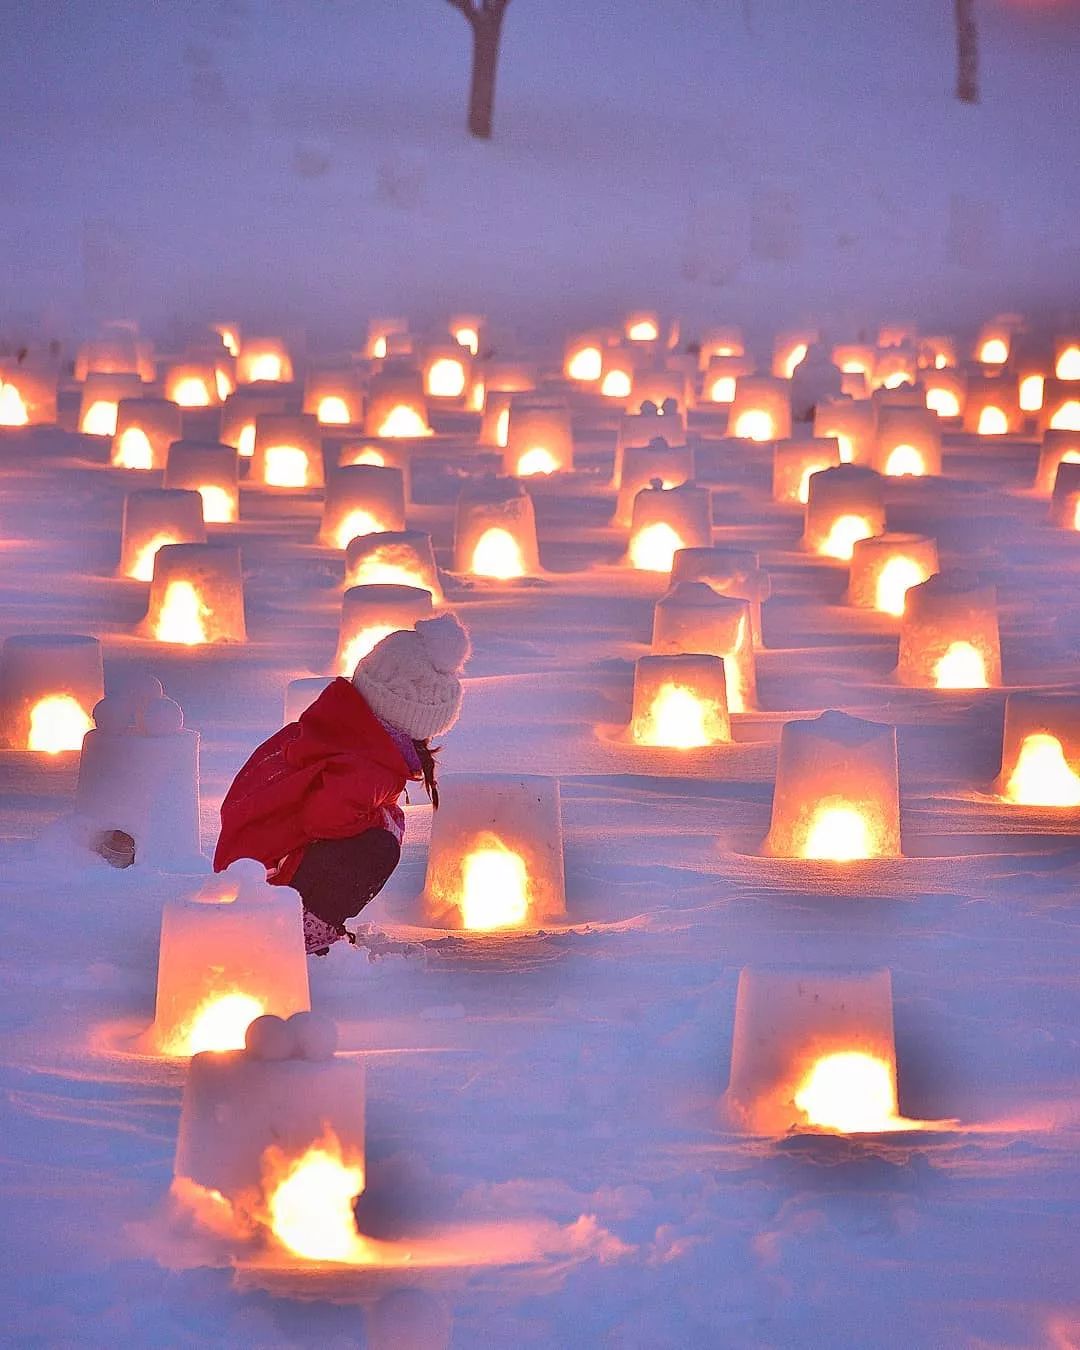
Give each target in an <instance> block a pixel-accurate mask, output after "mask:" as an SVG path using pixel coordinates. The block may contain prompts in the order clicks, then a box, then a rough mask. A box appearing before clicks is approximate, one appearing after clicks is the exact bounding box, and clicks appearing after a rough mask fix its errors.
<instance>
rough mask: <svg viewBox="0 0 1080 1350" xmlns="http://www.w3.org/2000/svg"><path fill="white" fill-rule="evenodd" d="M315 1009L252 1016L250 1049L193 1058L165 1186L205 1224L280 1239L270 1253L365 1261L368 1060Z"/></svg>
mask: <svg viewBox="0 0 1080 1350" xmlns="http://www.w3.org/2000/svg"><path fill="white" fill-rule="evenodd" d="M336 1049H337V1029H336V1027H335V1026H334V1024H333V1023H332V1022H329V1021H327V1019H325V1018H323V1017H320V1016H318V1015H317V1014H315V1013H309V1012H299V1013H294V1014H293V1016H292V1017H290V1018H289V1019H288V1021H282V1020H281V1019H280V1018H278V1017H275V1016H273V1014H266V1015H264V1016H262V1017H259V1018H256V1019H255V1021H253V1022H252V1023H251V1025H250V1026H249V1028H248V1031H247V1034H246V1048H245V1049H242V1050H229V1051H221V1052H217V1053H215V1052H212V1051H211V1052H204V1053H201V1054H197V1055H195V1056H194V1057H193V1058H192V1061H191V1066H190V1068H189V1070H188V1076H187V1081H186V1082H185V1084H184V1096H183V1102H182V1105H181V1109H180V1129H179V1136H178V1139H177V1149H176V1160H175V1164H174V1172H175V1177H174V1181H173V1195H174V1197H175V1199H176V1201H177V1202H178V1203H180V1204H181V1205H185V1206H187V1207H188V1208H189V1209H190V1211H191V1213H192V1215H193V1217H194V1218H195V1220H196V1222H197V1223H199V1222H203V1223H206V1224H207V1226H208V1227H209V1228H210V1230H211V1231H212V1232H218V1233H220V1232H221V1231H222V1230H224V1231H225V1232H229V1233H233V1234H235V1235H236V1236H237V1238H250V1235H251V1234H253V1233H256V1234H259V1235H261V1236H262V1238H263V1239H264V1241H266V1242H268V1243H270V1244H272V1245H273V1247H274V1248H276V1249H277V1255H276V1257H275V1263H276V1264H278V1265H280V1264H282V1263H283V1262H285V1263H290V1264H292V1265H294V1266H295V1265H306V1264H308V1263H316V1264H323V1263H326V1262H336V1263H342V1264H351V1265H365V1264H368V1262H369V1261H370V1246H369V1244H368V1243H366V1242H365V1240H364V1239H363V1238H361V1237H360V1236H359V1235H358V1233H357V1231H356V1221H355V1218H354V1215H353V1205H354V1204H355V1201H356V1199H357V1197H358V1196H359V1195H360V1194H361V1193H362V1192H363V1190H364V1184H365V1175H366V1173H365V1160H364V1070H363V1065H362V1064H361V1063H360V1061H358V1060H356V1059H354V1058H345V1057H343V1056H338V1055H336V1054H335V1053H334V1052H335V1050H336Z"/></svg>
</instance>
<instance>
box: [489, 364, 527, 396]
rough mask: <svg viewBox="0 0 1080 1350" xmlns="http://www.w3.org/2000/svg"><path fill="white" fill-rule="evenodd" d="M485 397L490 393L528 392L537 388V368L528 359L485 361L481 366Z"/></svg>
mask: <svg viewBox="0 0 1080 1350" xmlns="http://www.w3.org/2000/svg"><path fill="white" fill-rule="evenodd" d="M480 371H481V373H482V375H483V380H484V397H485V399H486V398H487V396H488V395H489V394H527V393H529V392H530V391H531V390H533V389H535V388H536V368H535V367H534V366H532V365H531V364H530V363H529V362H528V361H492V360H488V361H484V362H483V364H482V365H481V366H480Z"/></svg>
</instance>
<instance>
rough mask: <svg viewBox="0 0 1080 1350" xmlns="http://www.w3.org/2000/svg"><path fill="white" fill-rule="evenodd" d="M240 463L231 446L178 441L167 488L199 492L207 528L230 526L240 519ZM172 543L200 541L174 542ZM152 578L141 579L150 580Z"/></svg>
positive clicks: (167, 473) (172, 453)
mask: <svg viewBox="0 0 1080 1350" xmlns="http://www.w3.org/2000/svg"><path fill="white" fill-rule="evenodd" d="M239 475H240V462H239V456H238V454H237V452H236V450H235V449H234V447H233V446H231V445H224V444H219V443H217V442H205V443H204V442H199V441H176V442H174V444H172V445H171V446H169V455H168V459H167V460H166V462H165V487H166V488H182V489H188V490H190V491H193V492H197V493H198V494H199V497H200V498H201V499H202V517H203V520H204V521H205V522H206V523H207V524H208V525H228V524H231V523H232V522H234V521H236V520H239V519H240V485H239ZM169 542H170V543H174V544H179V543H185V542H191V543H194V542H197V540H185V539H173V540H170V541H169ZM149 579H150V578H149V575H147V576H146V577H144V578H142V580H146V581H148V580H149Z"/></svg>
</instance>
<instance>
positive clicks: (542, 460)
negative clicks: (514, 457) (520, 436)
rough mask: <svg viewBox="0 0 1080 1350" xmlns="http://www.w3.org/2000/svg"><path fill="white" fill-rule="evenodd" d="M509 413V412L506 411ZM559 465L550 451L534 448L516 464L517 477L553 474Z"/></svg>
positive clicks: (540, 446) (538, 447)
mask: <svg viewBox="0 0 1080 1350" xmlns="http://www.w3.org/2000/svg"><path fill="white" fill-rule="evenodd" d="M507 411H508V412H509V410H507ZM558 467H559V464H558V461H557V460H556V458H555V456H554V455H553V454H552V453H551V451H550V450H546V449H545V448H544V447H543V446H542V445H537V446H534V447H533V448H532V449H531V450H526V451H525V453H524V454H523V455H522V456H521V458H520V459H519V460H518V462H517V476H518V477H519V478H531V477H532V476H533V475H534V474H549V473H554V472H555V471H556V469H558Z"/></svg>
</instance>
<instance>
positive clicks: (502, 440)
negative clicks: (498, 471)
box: [480, 389, 512, 450]
mask: <svg viewBox="0 0 1080 1350" xmlns="http://www.w3.org/2000/svg"><path fill="white" fill-rule="evenodd" d="M511 398H512V395H511V394H510V393H504V392H493V391H492V390H490V389H488V390H487V391H486V393H485V394H484V411H483V416H482V417H481V419H480V444H481V445H483V446H497V447H498V448H499V449H500V450H505V449H506V442H507V440H508V438H509V434H510V401H511Z"/></svg>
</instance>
